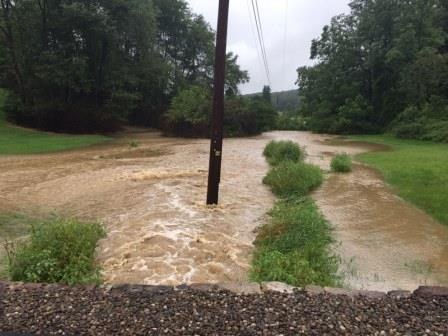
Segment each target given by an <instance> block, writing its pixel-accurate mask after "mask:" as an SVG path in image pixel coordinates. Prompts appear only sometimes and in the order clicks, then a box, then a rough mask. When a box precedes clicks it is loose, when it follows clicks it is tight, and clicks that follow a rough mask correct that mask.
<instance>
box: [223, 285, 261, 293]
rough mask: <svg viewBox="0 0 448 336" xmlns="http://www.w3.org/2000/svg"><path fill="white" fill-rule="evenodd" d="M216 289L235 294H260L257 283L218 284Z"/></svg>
mask: <svg viewBox="0 0 448 336" xmlns="http://www.w3.org/2000/svg"><path fill="white" fill-rule="evenodd" d="M218 287H220V288H222V289H226V290H228V291H230V292H232V293H236V294H261V293H262V291H261V287H260V285H259V284H258V283H248V284H238V283H220V284H218Z"/></svg>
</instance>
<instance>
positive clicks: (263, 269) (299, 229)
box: [251, 198, 339, 286]
mask: <svg viewBox="0 0 448 336" xmlns="http://www.w3.org/2000/svg"><path fill="white" fill-rule="evenodd" d="M271 216H272V219H271V221H270V223H269V224H268V225H266V226H264V227H263V228H262V229H261V232H260V233H259V235H258V238H257V241H256V246H257V248H258V251H257V253H256V254H255V258H254V262H253V267H252V270H251V278H252V280H254V281H259V282H261V281H281V282H286V283H288V284H291V285H293V286H306V285H309V284H317V285H321V286H334V285H336V284H337V282H338V277H337V269H338V263H339V261H338V259H337V258H336V257H335V256H333V255H332V254H331V252H330V250H329V244H331V243H332V238H331V229H330V226H329V224H328V222H327V221H326V220H325V219H324V218H323V216H322V214H321V213H320V212H319V210H318V208H317V207H316V205H315V204H314V202H313V201H312V200H311V199H308V198H307V199H304V200H303V199H302V200H297V199H292V200H288V201H285V200H283V201H280V202H278V203H277V205H276V206H275V208H274V210H273V211H272V212H271Z"/></svg>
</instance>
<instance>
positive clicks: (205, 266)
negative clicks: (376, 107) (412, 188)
mask: <svg viewBox="0 0 448 336" xmlns="http://www.w3.org/2000/svg"><path fill="white" fill-rule="evenodd" d="M128 136H129V135H128ZM130 136H131V137H132V138H133V139H135V141H136V142H138V144H139V146H138V147H137V148H131V146H129V145H128V143H127V142H122V143H121V144H120V143H118V144H112V145H111V144H105V145H101V146H97V147H92V148H88V149H84V150H77V151H71V152H65V153H59V154H49V155H37V156H21V157H14V156H11V157H3V158H0V195H1V204H0V210H1V211H6V210H11V209H14V210H15V211H25V212H27V213H30V214H36V213H39V214H48V213H49V212H52V211H56V212H57V213H60V214H62V215H69V216H77V217H81V218H89V219H98V220H100V221H101V222H103V223H104V225H105V227H106V229H107V232H108V235H107V238H106V239H104V240H103V241H101V243H100V246H99V248H98V261H99V262H100V263H101V265H102V267H103V270H104V277H105V280H106V282H109V283H145V284H180V283H192V282H227V281H240V282H244V281H247V272H248V270H249V267H250V260H251V253H252V251H253V246H252V242H253V240H254V239H255V237H256V229H257V228H258V227H259V226H260V225H262V224H263V223H265V222H266V218H267V217H266V211H267V210H268V209H270V208H271V207H272V205H273V203H274V201H275V198H274V197H273V195H272V194H271V193H270V191H269V190H268V189H267V188H266V187H265V186H263V184H262V183H261V181H262V178H263V176H264V175H265V174H266V171H267V169H268V166H267V164H266V163H265V160H264V158H263V157H262V151H263V148H264V147H265V145H266V143H267V142H268V141H270V140H272V139H290V140H293V141H297V142H298V143H299V144H300V145H301V146H303V147H304V148H305V149H306V151H307V153H308V157H307V160H308V161H310V162H312V163H314V164H317V165H319V166H321V167H322V168H323V169H325V170H328V169H329V162H330V159H331V156H332V155H333V154H334V153H336V152H347V153H350V154H357V153H361V152H365V151H372V150H379V149H383V148H380V147H378V146H374V145H368V144H363V143H348V142H344V141H337V139H336V141H335V138H334V137H329V136H321V135H313V134H310V133H306V132H271V133H266V134H264V135H262V136H259V137H254V138H246V139H228V140H226V141H225V143H224V157H223V173H222V184H221V194H220V196H221V202H220V205H219V206H218V207H206V206H205V205H204V204H205V192H206V181H207V168H208V163H207V161H208V149H209V143H208V141H206V140H186V139H170V138H163V137H160V136H159V135H158V134H157V133H140V134H131V135H130ZM313 197H314V198H315V199H316V201H317V203H318V205H319V206H320V208H321V209H322V211H323V213H324V215H325V216H326V218H327V219H328V220H329V221H330V222H331V223H332V224H333V225H334V227H335V231H334V235H335V238H336V240H337V241H338V242H339V244H338V245H337V246H336V247H335V248H336V250H337V252H338V253H339V254H340V255H341V258H342V260H343V271H344V275H345V277H346V280H347V284H348V285H349V286H351V287H354V288H366V289H381V290H385V289H392V288H393V289H397V288H402V289H413V288H414V287H417V286H418V285H419V284H426V283H428V284H442V283H444V284H448V267H447V266H448V265H447V261H448V246H447V244H448V228H447V227H445V226H442V225H440V224H438V223H436V222H435V221H433V220H432V219H431V218H430V217H429V216H427V215H425V214H424V213H423V212H422V211H420V210H418V209H415V208H414V207H412V206H410V205H409V204H407V203H406V202H404V201H402V200H401V199H400V198H398V197H396V196H395V195H394V194H393V192H392V191H391V189H390V188H389V187H388V186H387V185H385V183H384V182H383V181H382V179H381V177H380V176H379V175H378V174H377V173H376V172H375V171H373V170H371V169H369V168H367V167H365V166H362V165H356V166H355V169H354V172H353V173H351V174H348V175H339V174H329V177H328V179H327V180H326V181H325V183H324V185H323V186H322V188H321V189H319V190H318V191H317V192H315V193H314V194H313Z"/></svg>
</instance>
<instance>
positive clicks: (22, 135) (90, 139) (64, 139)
mask: <svg viewBox="0 0 448 336" xmlns="http://www.w3.org/2000/svg"><path fill="white" fill-rule="evenodd" d="M4 99H5V94H4V92H3V91H2V90H0V155H2V154H36V153H44V152H56V151H62V150H68V149H74V148H79V147H84V146H90V145H93V144H97V143H101V142H104V141H107V140H109V138H107V137H104V136H101V135H63V134H52V133H45V132H39V131H34V130H30V129H25V128H20V127H15V126H13V125H10V124H8V123H7V122H6V121H5V116H4V113H3V103H4Z"/></svg>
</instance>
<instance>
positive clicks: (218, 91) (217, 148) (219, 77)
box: [207, 0, 229, 205]
mask: <svg viewBox="0 0 448 336" xmlns="http://www.w3.org/2000/svg"><path fill="white" fill-rule="evenodd" d="M228 21H229V0H219V12H218V31H217V35H216V53H215V80H214V96H213V115H212V130H211V131H212V132H211V145H210V165H209V172H208V189H207V204H208V205H212V204H218V198H219V183H220V181H221V161H222V138H223V122H224V83H225V76H226V49H227V25H228Z"/></svg>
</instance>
